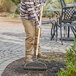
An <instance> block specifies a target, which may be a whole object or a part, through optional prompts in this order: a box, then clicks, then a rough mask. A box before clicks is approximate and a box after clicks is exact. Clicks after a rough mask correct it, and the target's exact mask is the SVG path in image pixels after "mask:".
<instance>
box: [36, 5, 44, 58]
mask: <svg viewBox="0 0 76 76" xmlns="http://www.w3.org/2000/svg"><path fill="white" fill-rule="evenodd" d="M42 14H43V5H42V6H41V12H40V26H41V24H42ZM40 26H39V30H38V39H37V49H36V59H37V57H38V47H39V44H40Z"/></svg>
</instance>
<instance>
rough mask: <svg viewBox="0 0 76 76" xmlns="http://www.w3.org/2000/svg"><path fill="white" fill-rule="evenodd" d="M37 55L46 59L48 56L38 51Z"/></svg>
mask: <svg viewBox="0 0 76 76" xmlns="http://www.w3.org/2000/svg"><path fill="white" fill-rule="evenodd" d="M38 57H40V58H44V59H47V58H48V56H46V55H43V54H42V53H40V52H39V53H38Z"/></svg>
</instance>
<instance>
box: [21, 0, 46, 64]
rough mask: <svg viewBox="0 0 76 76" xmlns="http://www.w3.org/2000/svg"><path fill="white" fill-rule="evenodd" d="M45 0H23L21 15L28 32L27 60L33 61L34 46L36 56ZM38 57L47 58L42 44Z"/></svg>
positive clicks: (26, 41)
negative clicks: (41, 13)
mask: <svg viewBox="0 0 76 76" xmlns="http://www.w3.org/2000/svg"><path fill="white" fill-rule="evenodd" d="M45 2H46V0H45V1H40V0H21V6H20V16H21V19H22V23H23V25H24V29H25V32H26V39H25V49H26V51H25V59H26V62H28V63H31V62H33V59H32V50H33V48H34V56H36V48H37V38H38V27H39V24H40V23H39V20H40V10H41V4H42V3H45ZM38 57H42V58H47V56H46V55H43V54H42V53H41V52H40V46H39V49H38Z"/></svg>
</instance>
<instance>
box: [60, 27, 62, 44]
mask: <svg viewBox="0 0 76 76" xmlns="http://www.w3.org/2000/svg"><path fill="white" fill-rule="evenodd" d="M60 36H61V44H62V45H63V40H62V26H60Z"/></svg>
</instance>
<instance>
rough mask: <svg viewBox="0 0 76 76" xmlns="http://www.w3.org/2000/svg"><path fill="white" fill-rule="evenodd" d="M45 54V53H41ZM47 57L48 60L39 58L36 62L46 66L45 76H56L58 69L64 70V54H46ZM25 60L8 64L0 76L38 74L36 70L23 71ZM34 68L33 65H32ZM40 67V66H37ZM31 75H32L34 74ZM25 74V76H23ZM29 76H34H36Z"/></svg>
mask: <svg viewBox="0 0 76 76" xmlns="http://www.w3.org/2000/svg"><path fill="white" fill-rule="evenodd" d="M43 54H45V53H43ZM46 54H47V55H48V57H49V58H48V59H42V58H39V59H38V60H39V61H41V62H43V63H45V64H46V66H47V76H57V72H58V71H60V68H65V69H66V66H65V62H64V56H65V54H64V53H57V52H54V53H49V52H47V53H46ZM24 64H25V58H21V59H19V60H16V61H14V62H13V63H11V64H9V65H8V66H7V67H6V69H5V70H4V72H3V74H2V76H28V75H27V74H28V72H29V71H32V72H34V73H37V72H39V71H38V70H34V71H33V70H24ZM33 66H35V64H34V65H33ZM38 66H40V64H39V65H38ZM34 73H33V74H34ZM25 74H26V75H25ZM33 74H32V75H30V76H36V75H33ZM40 76H41V75H40Z"/></svg>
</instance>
